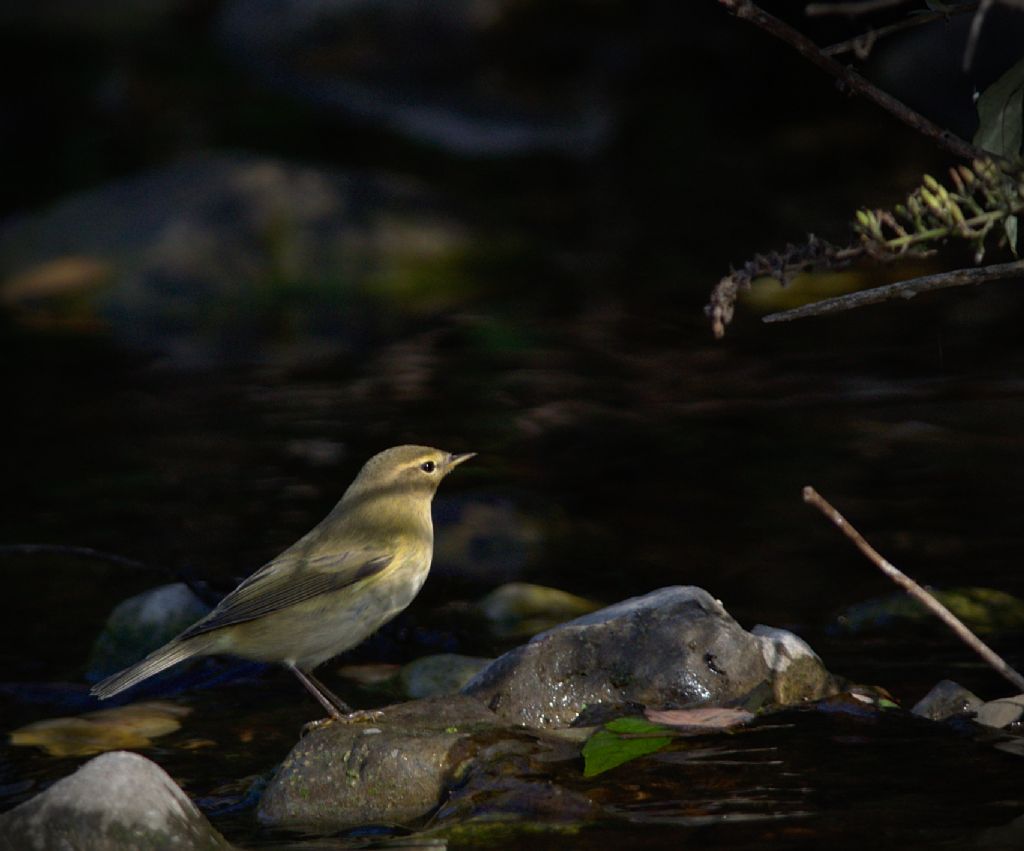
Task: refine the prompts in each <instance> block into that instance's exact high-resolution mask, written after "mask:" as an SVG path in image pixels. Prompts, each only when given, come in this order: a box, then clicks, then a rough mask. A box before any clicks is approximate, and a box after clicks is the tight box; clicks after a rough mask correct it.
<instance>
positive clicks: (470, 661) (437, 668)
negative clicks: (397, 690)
mask: <svg viewBox="0 0 1024 851" xmlns="http://www.w3.org/2000/svg"><path fill="white" fill-rule="evenodd" d="M492 661H493V660H491V659H485V658H482V657H479V656H462V655H460V654H458V653H437V654H435V655H433V656H423V657H421V658H419V659H416V660H414V661H412V662H410V663H409V664H408V665H404V666H403V667H402V669H401V671H399V674H398V682H399V684H400V685H401V687H402V692H403V693H404V694H405V695H406V697H412V698H417V697H434V696H436V695H443V694H457V693H458V692H459V690H460V689H461V688H462V687H463V686H464V685H465V684H466V683H468V682H469V681H470V680H471V679H473V677H474V676H476V675H477V674H478V673H479V672H480V671H481V670H483V669H484V668H485V667H487V665H489V664H490V663H491V662H492Z"/></svg>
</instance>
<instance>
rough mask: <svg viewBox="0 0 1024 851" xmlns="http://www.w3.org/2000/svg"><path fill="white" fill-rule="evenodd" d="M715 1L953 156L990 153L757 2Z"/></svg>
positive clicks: (990, 155)
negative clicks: (877, 83) (880, 85)
mask: <svg viewBox="0 0 1024 851" xmlns="http://www.w3.org/2000/svg"><path fill="white" fill-rule="evenodd" d="M718 2H719V3H720V4H721V5H722V6H724V7H725V8H726V9H727V10H728V11H729V12H731V13H732V14H733V15H735V16H736V17H737V18H742V19H743V20H747V21H750V22H751V23H752V24H754V25H755V26H757V27H760V28H761V29H763V30H764V31H765V32H768V33H771V34H772V35H774V36H775V37H776V38H778V39H781V40H782V41H784V42H786V44H788V45H790V47H792V48H794V49H795V50H796V51H797V52H798V53H800V55H802V56H803V57H805V58H806V59H808V60H810V61H811V62H813V63H814V64H815V65H817V66H818V67H819V68H820V69H821V70H823V71H825V72H826V73H828V74H831V75H832V76H833V77H835V78H836V80H837V81H838V82H839V85H840V86H841V87H842V88H843V89H845V90H847V91H850V92H855V93H856V94H859V95H861V96H863V97H866V98H867V99H868V100H870V101H872V102H874V103H875V104H876V105H878V106H880V107H881V108H882V109H884V110H886V111H887V112H889V113H890V114H892V115H894V116H895V117H896V118H898V119H899V120H900V121H902V122H903V123H904V124H906V125H907V126H908V127H910V128H912V129H914V130H916V131H917V132H918V133H921V134H922V135H924V136H927V137H928V138H929V139H931V140H932V141H934V142H935V143H936V144H937V145H939V147H941V148H944V149H945V150H946V151H948V152H949V153H951V154H953V155H954V156H957V157H961V158H962V159H967V160H970V159H975V158H978V157H985V156H987V157H990V158H991V157H992V154H991V153H987V152H985V151H982V150H981V149H979V148H976V147H975V146H974V145H972V144H970V143H969V142H967V141H965V140H964V139H961V138H960V137H959V136H957V135H956V134H955V133H951V132H950V131H949V130H943V129H942V128H941V127H939V126H938V125H937V124H935V123H934V122H932V121H930V120H929V119H927V118H925V117H924V116H923V115H921V114H920V113H919V112H915V111H914V110H912V109H911V108H910V107H909V106H907V105H906V104H905V103H903V102H902V101H899V100H897V99H896V98H894V97H893V96H892V95H890V94H888V93H887V92H884V91H882V90H881V89H879V88H878V87H877V86H875V85H874V84H872V83H870V82H869V81H868V80H866V79H865V78H864V77H862V76H861V75H860V74H858V73H857V72H856V71H854V70H853V69H852V68H848V67H846V66H845V65H843V64H841V63H840V62H837V61H836V60H835V59H833V58H832V57H831V56H826V55H825V54H824V53H823V52H822V50H821V48H819V47H818V46H817V45H816V44H815V43H814V42H813V41H811V40H810V39H809V38H808V37H807V36H805V35H804V34H803V33H801V32H800V31H799V30H796V29H794V28H793V27H791V26H790V25H789V24H787V23H785V22H784V21H782V20H780V19H779V18H776V17H775V16H774V15H769V14H768V13H767V12H765V11H764V10H763V9H761V8H760V7H759V6H758V5H756V4H755V3H753V2H751V0H718Z"/></svg>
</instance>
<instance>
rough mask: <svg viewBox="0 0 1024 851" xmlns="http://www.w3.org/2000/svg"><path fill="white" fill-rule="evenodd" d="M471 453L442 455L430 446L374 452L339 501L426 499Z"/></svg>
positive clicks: (402, 447) (401, 447) (441, 450)
mask: <svg viewBox="0 0 1024 851" xmlns="http://www.w3.org/2000/svg"><path fill="white" fill-rule="evenodd" d="M474 455H476V453H475V452H445V451H444V450H443V449H434V448H432V447H430V446H393V447H392V448H391V449H385V450H384V451H383V452H378V453H377V454H376V455H374V456H373V457H372V458H371V459H370V460H369V461H367V462H366V463H365V464H364V465H363V468H362V469H361V470H360V471H359V475H358V476H356V478H355V481H353V482H352V484H351V485H350V486H349V489H348V490H347V491H346V492H345V496H344V497H343V498H342V499H343V501H348V500H351V499H355V498H356V497H359V498H361V499H377V498H382V499H398V500H403V499H414V500H415V499H426V500H427V501H428V502H429V501H430V499H431V498H432V497H433V495H434V492H435V491H436V490H437V486H438V485H439V484H440V483H441V479H443V478H444V477H445V476H446V475H448V473H450V472H451V471H452V470H454V469H455V468H456V467H457V466H459V464H461V463H462V462H463V461H468V460H469V459H470V458H472V457H473V456H474Z"/></svg>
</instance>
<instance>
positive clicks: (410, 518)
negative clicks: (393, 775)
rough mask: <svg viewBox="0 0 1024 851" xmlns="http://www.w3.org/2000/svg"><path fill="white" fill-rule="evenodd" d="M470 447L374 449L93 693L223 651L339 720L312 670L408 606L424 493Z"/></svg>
mask: <svg viewBox="0 0 1024 851" xmlns="http://www.w3.org/2000/svg"><path fill="white" fill-rule="evenodd" d="M474 455H476V453H475V452H462V453H457V454H456V453H451V452H443V451H442V450H440V449H432V448H431V447H429V446H395V447H393V448H391V449H385V450H384V451H383V452H380V453H378V454H377V455H374V456H373V457H372V458H371V459H370V460H369V461H367V462H366V464H364V465H363V468H362V469H361V470H360V471H359V475H357V476H356V478H355V481H353V482H352V484H351V485H349V487H348V490H346V491H345V493H344V495H343V496H342V497H341V500H340V501H339V502H338V504H337V505H335V506H334V508H333V509H332V510H331V512H330V514H328V515H327V517H325V518H324V519H323V520H322V521H321V522H320V523H319V524H318V525H317V526H316V527H315V528H313V530H312V531H310V532H308V533H307V534H306V535H304V536H303V537H302V538H300V539H299V540H298V541H296V542H295V543H294V544H292V545H291V546H290V547H289V548H288V549H286V550H285V551H284V552H283V553H281V554H280V555H279V556H278V557H277V558H275V559H273V560H272V561H270V562H268V563H267V564H265V565H263V567H261V568H260V569H259V570H257V571H256V572H255V573H254V574H252V576H250V577H249V578H248V579H246V580H245V581H244V582H242V584H241V585H239V586H238V587H237V588H236V589H235V590H234V591H232V592H231V593H230V594H228V595H227V596H226V597H225V598H224V599H223V600H221V602H220V604H219V605H218V606H217V607H216V608H215V609H214V610H213V611H212V612H210V613H209V614H208V615H207V616H206V617H204V618H202V619H201V620H199V621H197V622H196V623H194V624H193V625H192V626H190V627H189V628H188V629H186V630H185V631H184V632H183V633H181V635H179V636H177V637H176V638H173V639H171V640H170V641H169V642H168V643H167V644H165V645H164V646H163V647H161V648H160V649H158V650H155V651H153V652H152V653H150V654H149V656H147V657H146V658H145V659H143V660H142V661H141V662H139V663H138V664H136V665H133V666H132V667H130V668H127V669H126V670H124V671H121V672H120V673H118V674H114V675H113V676H111V677H108V678H107V679H105V680H103V681H102V682H100V683H97V684H96V685H95V686H93V688H92V693H93V694H94V695H96V696H97V697H99V698H100V699H101V700H102V699H105V698H108V697H112V696H113V695H115V694H117V693H118V692H121V691H124V690H125V689H127V688H130V687H131V686H133V685H135V684H136V683H139V682H141V681H142V680H145V679H147V678H148V677H151V676H153V675H154V674H157V673H159V672H160V671H163V670H164V669H165V668H169V667H171V666H172V665H175V664H177V663H178V662H181V661H183V660H185V659H191V658H192V657H194V656H208V655H210V654H213V653H227V654H231V655H234V656H241V657H242V658H244V659H251V660H253V661H257V662H278V663H281V664H283V665H284V666H285V667H287V668H290V669H291V670H292V671H293V672H294V674H295V676H297V677H298V678H299V680H300V681H301V682H302V684H303V685H304V686H305V687H306V688H307V689H309V691H310V692H311V693H312V695H313V696H314V697H315V698H316V699H317V700H319V701H320V703H321V704H322V705H323V707H324V708H325V709H326V710H327V711H328V712H329V713H330V714H331V716H332V717H334V718H336V719H338V720H344V718H345V716H346V715H348V714H350V713H351V712H352V710H351V709H350V708H349V707H348V706H347V705H346V704H345V702H344V701H342V700H341V699H340V698H338V697H337V696H336V695H334V694H332V693H331V691H330V690H329V689H327V688H326V687H325V686H324V685H323V684H322V683H321V682H320V681H319V680H317V679H316V678H315V677H314V676H313V674H312V670H313V669H314V668H315V667H316V666H317V665H319V664H321V663H322V662H326V661H327V660H328V659H330V658H331V657H333V656H337V655H338V654H339V653H341V652H342V651H344V650H348V649H349V648H350V647H355V646H356V645H357V644H359V643H360V642H361V641H362V640H363V639H364V638H366V637H367V636H369V635H370V634H372V633H373V632H375V631H376V630H377V629H378V628H379V627H381V626H383V625H384V624H385V623H387V622H388V621H389V620H391V619H392V618H393V617H394V616H395V615H397V614H398V613H399V612H401V611H402V610H403V609H405V607H406V606H408V605H409V604H410V603H411V602H412V600H413V598H414V597H415V596H416V594H417V593H418V592H419V590H420V588H421V587H422V586H423V582H424V581H425V580H426V578H427V573H428V572H429V571H430V561H431V558H432V557H433V552H434V526H433V522H432V521H431V517H430V502H431V500H432V499H433V497H434V493H435V492H436V491H437V486H438V485H439V484H440V483H441V479H443V478H444V477H445V476H446V475H448V473H450V472H451V471H452V470H453V469H455V467H457V466H458V465H459V464H461V463H462V462H463V461H467V460H468V459H470V458H472V457H473V456H474Z"/></svg>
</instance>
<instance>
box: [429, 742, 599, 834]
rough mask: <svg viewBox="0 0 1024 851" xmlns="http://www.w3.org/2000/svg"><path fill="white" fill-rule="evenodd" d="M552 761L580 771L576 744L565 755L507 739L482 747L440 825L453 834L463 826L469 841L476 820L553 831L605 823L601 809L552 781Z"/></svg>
mask: <svg viewBox="0 0 1024 851" xmlns="http://www.w3.org/2000/svg"><path fill="white" fill-rule="evenodd" d="M562 750H565V749H564V748H562ZM552 756H554V757H555V758H559V757H560V758H561V759H562V760H565V759H568V760H571V761H572V764H573V765H574V766H575V764H576V762H577V760H578V759H579V746H578V744H571V745H570V746H569V747H568V752H567V753H565V754H562V753H559V747H558V745H557V744H555V745H554V746H553V743H551V742H537V741H528V740H526V739H522V738H520V739H515V738H503V739H500V740H498V741H496V742H493V743H490V744H487V745H485V746H483V747H481V748H480V750H479V751H478V752H477V754H476V757H475V759H474V760H473V763H472V765H471V766H469V768H468V769H467V771H466V774H465V777H464V778H463V779H462V781H461V782H460V783H459V784H458V787H457V788H456V789H454V790H452V792H451V794H450V795H449V796H448V798H447V800H446V801H445V802H444V805H443V806H442V807H441V808H440V809H439V810H438V812H437V814H436V816H435V818H434V821H435V823H436V824H437V825H438V826H439V827H440V828H442V829H447V830H451V826H452V825H453V824H458V825H459V833H458V834H457V835H458V836H460V837H463V836H467V838H468V836H469V835H471V834H472V823H473V821H474V820H476V819H482V820H484V821H486V822H491V823H493V822H494V821H495V820H497V819H501V820H530V821H543V822H544V823H545V824H546V825H549V826H550V825H557V824H563V825H564V824H570V823H578V822H582V821H588V820H592V819H595V818H598V817H600V816H601V815H602V813H603V811H602V808H601V807H600V806H599V805H598V804H596V803H595V802H594V801H591V800H590V799H589V798H588V797H586V795H584V794H581V793H580V792H577V791H575V790H571V789H568V788H566V787H565V786H563V785H561V784H559V783H558V782H556V781H555V780H554V779H552V778H551V777H550V775H551V774H552V773H553V772H552V769H553V767H554V766H553V765H552ZM575 771H576V769H575V767H574V769H573V773H575Z"/></svg>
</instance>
